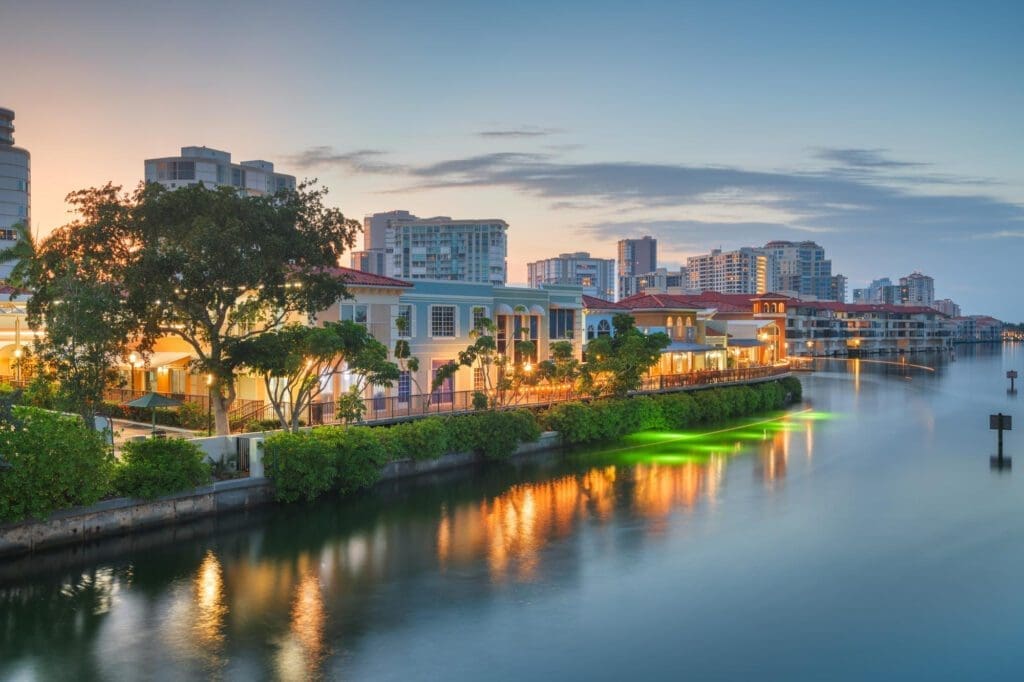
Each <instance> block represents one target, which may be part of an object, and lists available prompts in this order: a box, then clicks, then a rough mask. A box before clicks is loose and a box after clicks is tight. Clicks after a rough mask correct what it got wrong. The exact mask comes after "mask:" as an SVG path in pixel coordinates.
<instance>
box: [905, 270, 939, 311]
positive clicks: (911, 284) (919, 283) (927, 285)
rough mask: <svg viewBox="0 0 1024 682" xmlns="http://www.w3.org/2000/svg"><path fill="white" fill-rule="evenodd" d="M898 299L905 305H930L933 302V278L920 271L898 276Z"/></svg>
mask: <svg viewBox="0 0 1024 682" xmlns="http://www.w3.org/2000/svg"><path fill="white" fill-rule="evenodd" d="M900 299H901V301H902V302H903V303H906V304H907V305H923V306H930V305H931V304H932V303H934V302H935V280H934V279H932V278H931V277H929V276H928V275H922V274H921V273H920V272H912V273H910V274H909V275H907V276H906V277H900Z"/></svg>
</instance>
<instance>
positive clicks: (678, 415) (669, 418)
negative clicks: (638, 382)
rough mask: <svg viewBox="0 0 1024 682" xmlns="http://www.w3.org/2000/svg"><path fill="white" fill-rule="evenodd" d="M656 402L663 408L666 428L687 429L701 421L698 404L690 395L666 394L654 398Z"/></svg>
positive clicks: (662, 414)
mask: <svg viewBox="0 0 1024 682" xmlns="http://www.w3.org/2000/svg"><path fill="white" fill-rule="evenodd" d="M654 401H655V402H656V403H658V405H659V407H660V408H661V416H662V419H663V420H664V421H665V428H669V429H685V428H688V427H690V426H692V425H693V424H695V423H697V421H698V420H699V419H700V412H699V410H698V408H697V403H696V401H695V400H694V399H693V396H691V395H690V394H689V393H666V394H663V395H658V396H654Z"/></svg>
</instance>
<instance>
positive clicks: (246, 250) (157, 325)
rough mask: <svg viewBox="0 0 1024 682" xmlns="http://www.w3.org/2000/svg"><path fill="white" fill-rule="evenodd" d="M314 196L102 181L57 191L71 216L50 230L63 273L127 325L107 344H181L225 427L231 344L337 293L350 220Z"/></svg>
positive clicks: (317, 192) (301, 191) (232, 373)
mask: <svg viewBox="0 0 1024 682" xmlns="http://www.w3.org/2000/svg"><path fill="white" fill-rule="evenodd" d="M325 194H326V190H324V189H322V188H316V187H315V186H313V185H311V184H304V185H302V186H300V187H299V188H298V189H297V190H286V191H282V192H278V193H276V194H274V195H266V196H258V197H253V196H246V195H243V194H241V193H239V192H238V191H237V190H236V189H233V188H230V187H222V188H216V189H209V188H206V187H204V186H203V185H194V186H189V187H185V188H182V189H177V190H168V189H165V188H164V187H162V186H161V185H158V184H149V185H144V186H140V187H139V188H138V189H136V190H135V191H133V192H130V193H126V194H125V193H122V192H121V188H120V187H116V186H113V185H107V186H106V187H102V188H98V189H97V188H94V189H88V190H83V191H80V192H76V193H74V194H72V195H71V196H70V197H69V200H70V201H71V202H72V203H73V204H75V205H76V207H77V208H78V211H79V214H80V218H79V219H78V220H77V221H75V222H74V223H72V224H71V225H69V226H67V227H65V228H62V229H61V230H60V231H58V233H59V234H60V235H61V236H60V240H59V242H55V244H54V248H58V247H59V249H60V250H62V251H63V252H64V253H65V254H67V255H68V257H70V258H72V259H73V261H74V262H76V263H79V264H81V266H82V267H77V268H76V269H75V271H74V273H73V276H74V277H76V278H82V279H84V281H86V282H91V281H93V280H95V281H96V282H98V283H102V284H104V285H107V286H109V289H110V293H111V295H113V296H114V298H115V299H116V300H117V301H118V304H119V305H120V306H121V307H122V310H123V319H124V320H127V321H131V322H132V323H133V324H132V325H130V326H131V329H130V330H124V329H122V327H121V326H115V327H112V328H111V333H112V335H113V336H114V337H116V338H117V339H118V340H119V342H121V343H127V342H131V343H134V344H136V346H137V347H138V348H140V349H141V350H143V351H146V350H148V349H150V348H152V346H153V343H154V342H155V341H156V339H158V338H160V337H162V336H173V337H178V338H180V339H182V340H183V341H184V342H185V343H187V344H188V345H189V346H190V347H191V348H192V351H193V355H194V356H195V358H196V360H195V361H194V365H195V366H196V367H197V368H198V369H199V370H200V371H202V372H206V373H208V374H209V375H210V376H211V382H210V384H211V385H210V399H211V404H212V409H213V413H214V417H215V423H216V428H217V433H219V434H226V433H229V432H230V427H229V424H228V414H229V410H230V408H231V405H232V403H233V402H234V400H235V397H236V394H235V378H236V371H237V360H236V359H235V358H234V355H233V354H232V349H233V347H234V346H235V345H237V344H238V343H240V342H242V341H245V340H247V339H252V338H255V337H258V336H260V335H262V334H265V333H268V332H270V331H273V330H275V329H277V328H279V327H280V326H281V325H282V324H283V323H285V322H287V321H289V320H290V319H294V318H295V317H312V315H313V314H315V313H316V312H317V311H319V310H322V309H324V308H326V307H327V306H328V305H330V304H331V303H334V302H336V301H337V300H338V299H339V298H341V297H344V296H346V295H347V291H346V289H345V283H344V280H343V277H341V276H340V275H339V274H338V273H337V271H336V270H335V269H334V268H335V267H336V266H337V264H338V261H339V259H340V256H341V254H342V253H343V251H344V250H345V249H346V248H351V246H352V245H353V243H354V240H355V235H356V233H357V232H358V230H359V224H358V223H357V222H356V221H353V220H349V219H347V218H345V216H344V215H343V214H342V213H341V211H339V210H338V209H335V208H328V207H326V206H325V205H324V203H323V199H324V195H325ZM51 239H53V237H51ZM49 241H50V240H47V244H48V242H49ZM59 271H60V270H59V268H58V269H57V272H59ZM37 274H38V279H41V280H43V281H45V280H46V278H47V277H51V276H56V275H50V274H49V273H47V272H46V271H45V268H44V269H43V270H41V271H40V272H39V273H37ZM33 279H37V277H33ZM36 295H37V296H38V291H37V294H36ZM33 298H35V296H34V297H33ZM54 298H55V297H54ZM47 323H49V319H47Z"/></svg>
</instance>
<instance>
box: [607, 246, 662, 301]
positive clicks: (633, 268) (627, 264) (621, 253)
mask: <svg viewBox="0 0 1024 682" xmlns="http://www.w3.org/2000/svg"><path fill="white" fill-rule="evenodd" d="M617 266H618V278H619V282H618V284H619V287H618V292H617V297H618V298H626V297H627V296H632V295H633V294H635V293H637V291H636V289H634V288H633V287H634V285H635V283H636V282H635V280H634V279H633V278H634V277H636V276H637V275H642V274H644V273H647V272H654V271H655V270H657V268H658V240H657V239H655V238H654V237H651V236H649V235H648V236H645V237H643V238H641V239H620V240H619V243H618V261H617Z"/></svg>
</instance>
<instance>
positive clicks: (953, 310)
mask: <svg viewBox="0 0 1024 682" xmlns="http://www.w3.org/2000/svg"><path fill="white" fill-rule="evenodd" d="M932 307H933V308H935V309H936V310H938V311H939V312H940V313H942V314H943V315H949V316H950V317H960V316H961V311H960V306H959V305H957V304H956V303H954V302H953V301H952V300H951V299H948V298H940V299H939V300H938V301H933V302H932Z"/></svg>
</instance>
